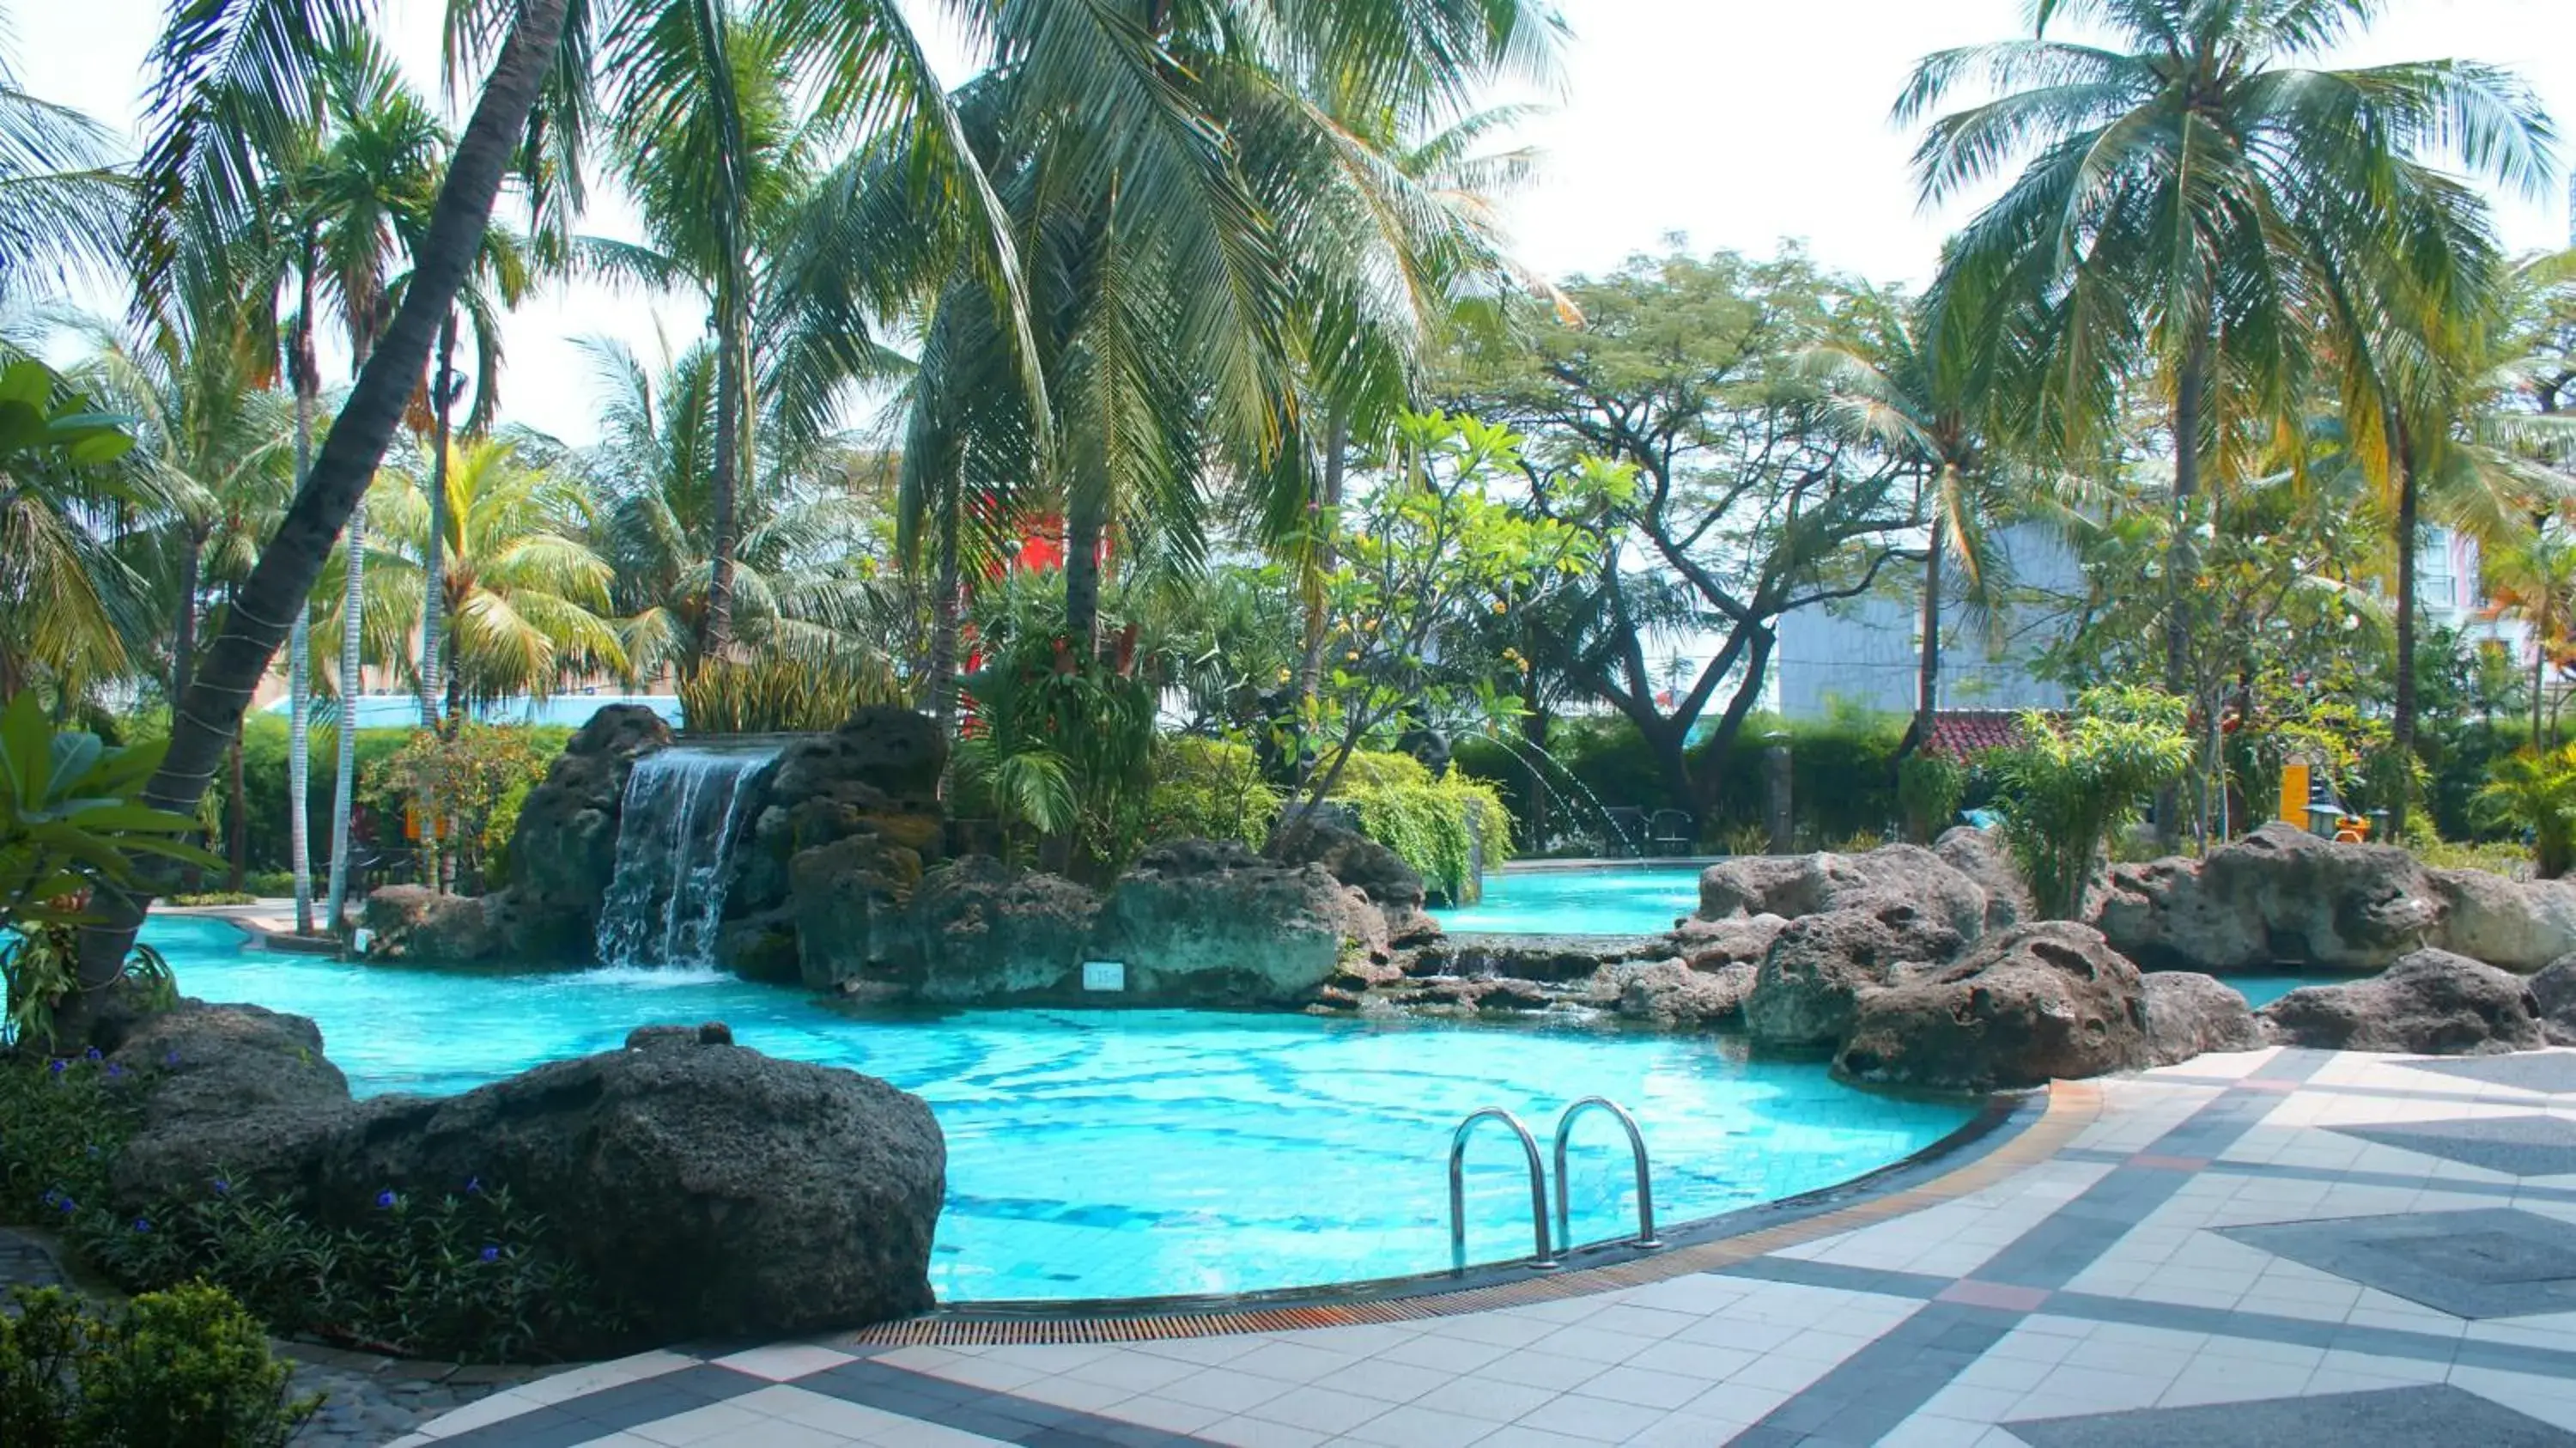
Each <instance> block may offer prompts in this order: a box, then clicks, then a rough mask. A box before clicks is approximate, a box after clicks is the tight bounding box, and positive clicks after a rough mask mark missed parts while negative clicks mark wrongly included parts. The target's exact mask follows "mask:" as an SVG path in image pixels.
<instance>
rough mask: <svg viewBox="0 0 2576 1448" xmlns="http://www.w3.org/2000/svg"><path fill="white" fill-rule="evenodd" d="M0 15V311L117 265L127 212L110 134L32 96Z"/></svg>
mask: <svg viewBox="0 0 2576 1448" xmlns="http://www.w3.org/2000/svg"><path fill="white" fill-rule="evenodd" d="M6 23H7V14H6V12H5V11H0V304H7V305H17V304H23V303H25V302H28V301H30V300H33V299H34V298H35V297H36V296H37V295H38V294H39V290H40V289H42V288H49V287H51V286H58V285H60V284H62V283H63V282H64V281H66V280H67V279H68V278H69V276H70V275H71V274H73V273H75V272H86V273H89V274H92V275H97V274H101V273H104V272H105V271H107V270H108V269H109V267H110V266H111V264H112V263H113V262H114V261H115V259H116V257H117V255H118V253H119V250H120V243H121V242H122V241H123V239H124V236H125V225H126V216H127V213H128V211H129V210H130V208H131V207H132V205H133V191H132V188H131V185H130V183H129V182H128V180H127V179H126V177H125V176H123V175H122V174H121V173H120V172H118V170H117V169H116V166H115V160H114V157H115V150H116V146H115V142H114V140H113V139H112V138H111V136H110V135H109V133H108V131H107V129H106V128H105V127H103V126H101V125H99V124H98V123H97V122H96V121H93V120H91V119H90V118H89V117H87V116H85V115H82V114H81V113H80V112H79V111H76V110H73V109H71V108H70V107H68V106H59V105H55V104H53V103H52V102H49V101H43V100H39V99H37V98H36V97H35V96H34V95H32V94H30V93H29V92H28V91H27V89H26V87H25V85H24V84H23V83H22V82H21V81H20V79H19V76H18V63H17V58H16V56H15V55H13V54H12V53H11V52H10V50H9V48H8V47H7V46H6V45H5V42H4V38H5V30H6Z"/></svg>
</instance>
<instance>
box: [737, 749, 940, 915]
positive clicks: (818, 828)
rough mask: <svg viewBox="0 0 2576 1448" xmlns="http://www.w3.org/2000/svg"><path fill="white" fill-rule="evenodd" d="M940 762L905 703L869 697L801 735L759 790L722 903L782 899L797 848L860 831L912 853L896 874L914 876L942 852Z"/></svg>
mask: <svg viewBox="0 0 2576 1448" xmlns="http://www.w3.org/2000/svg"><path fill="white" fill-rule="evenodd" d="M947 766H948V746H947V742H946V741H945V740H944V739H943V738H942V737H941V736H940V733H939V728H938V726H937V725H936V724H935V723H933V722H932V721H931V719H930V717H929V716H928V715H925V714H920V713H916V712H914V711H913V710H910V709H900V708H895V707H893V706H890V705H870V706H869V707H867V708H864V709H861V710H859V711H858V712H857V713H856V714H853V715H851V716H850V718H849V720H848V721H847V722H846V723H844V724H842V725H841V727H840V728H838V729H835V730H833V731H832V732H830V733H829V734H808V735H803V736H800V737H799V738H797V739H796V740H795V741H794V742H793V743H790V744H789V745H788V746H787V747H786V749H784V750H783V751H781V752H780V754H779V756H778V763H777V766H776V768H775V769H774V770H773V771H772V772H771V774H770V776H769V780H768V784H767V786H766V787H765V788H764V789H763V790H762V792H761V797H760V801H759V805H758V809H757V812H756V813H755V814H753V816H752V826H751V831H750V837H749V838H748V839H747V840H745V841H744V842H743V846H742V850H741V854H740V858H739V862H738V865H737V870H738V874H737V878H736V879H735V880H734V881H733V888H732V890H731V891H730V893H729V894H728V895H727V897H726V902H725V903H726V909H727V910H728V911H729V912H730V913H732V914H734V915H736V916H741V917H758V916H762V915H765V914H769V913H771V912H774V911H776V910H779V909H780V908H782V907H784V906H787V905H788V904H789V903H790V901H791V900H792V899H793V898H794V897H796V896H797V894H798V882H797V879H796V862H797V859H798V857H799V856H800V855H802V854H803V853H804V852H806V851H808V850H816V849H823V848H826V847H828V846H831V845H834V844H837V843H839V842H841V841H843V840H846V839H850V838H853V837H855V836H860V835H866V836H870V837H873V838H874V839H876V840H877V841H879V842H880V845H879V848H881V849H885V850H903V851H909V852H910V853H911V854H912V856H913V857H914V858H913V860H912V862H911V864H910V865H909V866H908V867H906V868H905V869H904V870H902V871H899V872H898V873H909V874H913V875H918V874H919V873H920V872H921V869H922V868H923V867H924V866H926V865H929V864H931V863H933V862H936V861H937V860H938V859H939V858H940V856H941V855H942V854H943V853H944V846H945V843H946V839H945V837H946V834H947V819H946V815H945V814H944V812H943V807H942V805H941V804H940V799H939V781H940V776H941V774H942V773H943V772H944V771H945V770H946V769H947ZM727 963H728V964H733V963H734V962H731V961H728V962H727Z"/></svg>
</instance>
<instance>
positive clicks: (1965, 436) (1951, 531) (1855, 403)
mask: <svg viewBox="0 0 2576 1448" xmlns="http://www.w3.org/2000/svg"><path fill="white" fill-rule="evenodd" d="M1951 301H1952V303H1953V305H1952V306H1951V307H1949V308H1946V309H1944V308H1935V307H1931V306H1925V305H1917V306H1915V307H1913V308H1910V309H1902V310H1896V311H1892V312H1888V313H1885V314H1874V315H1873V316H1872V317H1871V319H1870V320H1871V321H1872V322H1873V323H1874V324H1875V325H1873V326H1871V327H1870V328H1869V333H1870V335H1868V336H1867V338H1866V339H1864V340H1853V341H1844V342H1835V343H1829V344H1827V345H1825V346H1821V347H1818V348H1815V349H1813V350H1812V351H1811V352H1809V353H1808V354H1807V355H1806V356H1805V357H1804V358H1803V359H1802V362H1803V363H1804V370H1806V371H1808V372H1810V373H1812V374H1813V375H1814V376H1815V377H1816V378H1817V379H1818V380H1819V381H1820V382H1822V383H1823V384H1824V386H1825V388H1826V389H1827V393H1828V395H1829V396H1830V397H1831V398H1832V400H1833V404H1834V406H1835V408H1836V410H1837V411H1838V412H1839V413H1840V414H1841V417H1842V420H1843V423H1844V425H1845V426H1846V427H1848V428H1849V429H1850V430H1851V431H1852V432H1853V433H1854V434H1855V435H1856V436H1859V437H1861V438H1863V439H1866V440H1867V441H1868V442H1870V443H1871V444H1873V445H1875V446H1878V447H1882V448H1885V449H1887V450H1888V451H1889V452H1891V453H1893V454H1894V455H1896V456H1899V457H1902V458H1904V459H1906V460H1907V462H1908V463H1909V464H1910V465H1911V466H1912V467H1913V468H1914V469H1915V471H1916V473H1917V474H1918V476H1919V477H1920V478H1921V479H1922V485H1923V492H1924V503H1925V512H1926V513H1927V514H1928V516H1929V519H1930V532H1929V534H1928V536H1927V537H1926V538H1925V540H1924V547H1923V598H1922V607H1923V642H1922V652H1921V658H1920V662H1919V664H1918V665H1917V667H1916V676H1915V703H1914V708H1915V715H1914V737H1915V738H1916V739H1917V740H1918V741H1920V740H1929V739H1930V738H1931V737H1932V716H1933V713H1934V711H1935V710H1936V709H1937V708H1938V707H1939V699H1940V681H1941V614H1942V577H1941V573H1942V567H1943V564H1944V563H1946V562H1955V563H1957V564H1958V566H1959V571H1960V573H1961V574H1962V575H1963V577H1964V579H1965V582H1966V584H1967V587H1968V591H1969V594H1970V596H1971V597H1982V598H1990V597H1992V596H1993V590H1992V589H1990V588H1989V586H1988V585H1989V581H1990V577H1989V575H1990V573H1991V569H1990V567H1989V563H1990V559H1989V553H1990V550H1989V548H1988V546H1987V526H1988V524H1989V523H1991V522H1995V521H1998V520H2000V519H2002V518H2004V517H2006V516H2008V515H2009V514H2010V513H2011V512H2012V511H2013V500H2012V499H2011V497H2010V496H2009V493H2008V484H2009V481H2010V478H2009V475H2008V474H2007V473H2006V472H2005V471H2004V470H2003V469H2001V468H1998V467H1996V466H1994V465H1993V461H1992V459H1991V458H1990V457H1989V456H1988V451H1987V447H1986V440H1985V432H1986V430H1985V429H1984V428H1983V427H1982V426H1981V425H1979V422H1978V421H1977V420H1976V410H1977V409H1979V408H1982V407H1983V406H1986V405H1987V404H1988V403H1989V402H1990V400H1991V399H1990V398H1989V397H1988V396H1984V395H1980V392H1979V387H1978V378H1977V373H1976V360H1977V359H1976V357H1975V353H1974V350H1973V348H1971V347H1970V346H1969V345H1968V341H1969V339H1968V337H1967V335H1966V329H1965V328H1964V327H1962V326H1960V325H1958V322H1959V321H1960V320H1961V319H1960V317H1959V313H1958V310H1957V308H1956V305H1955V301H1956V299H1955V298H1953V299H1951Z"/></svg>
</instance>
